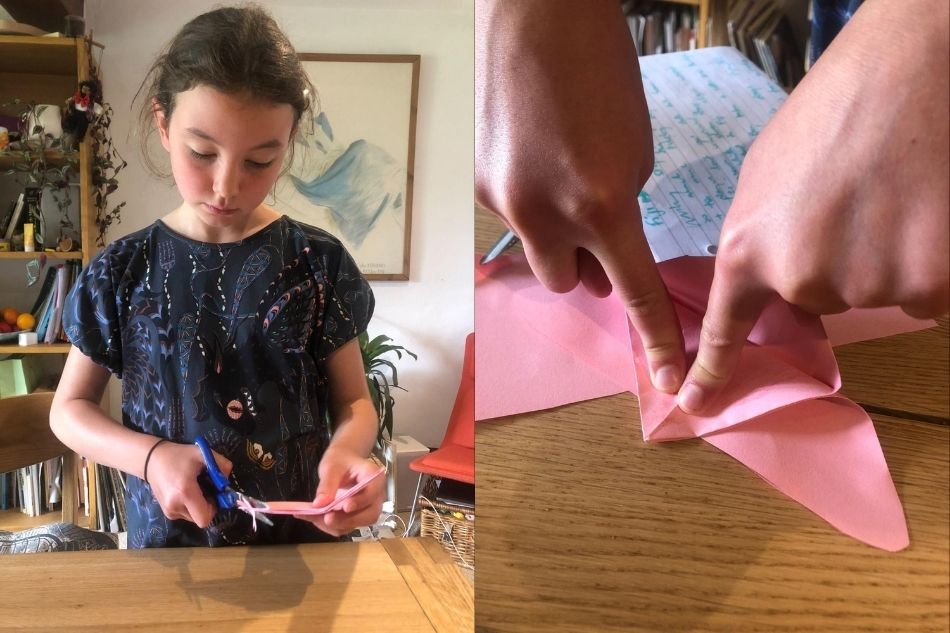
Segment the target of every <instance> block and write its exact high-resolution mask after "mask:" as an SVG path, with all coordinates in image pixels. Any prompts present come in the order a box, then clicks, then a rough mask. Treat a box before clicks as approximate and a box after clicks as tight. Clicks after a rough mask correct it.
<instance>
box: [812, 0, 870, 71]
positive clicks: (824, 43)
mask: <svg viewBox="0 0 950 633" xmlns="http://www.w3.org/2000/svg"><path fill="white" fill-rule="evenodd" d="M862 2H863V0H812V5H811V50H810V51H809V56H810V57H811V59H810V65H812V64H814V63H815V61H816V60H817V59H818V57H819V56H820V55H821V54H822V53H823V52H824V51H825V49H826V48H828V45H829V44H831V40H833V39H834V38H835V36H836V35H838V33H839V32H840V31H841V29H842V28H843V27H844V25H845V23H846V22H847V21H848V20H850V19H851V16H852V15H854V12H855V11H857V10H858V8H859V7H860V6H861V3H862Z"/></svg>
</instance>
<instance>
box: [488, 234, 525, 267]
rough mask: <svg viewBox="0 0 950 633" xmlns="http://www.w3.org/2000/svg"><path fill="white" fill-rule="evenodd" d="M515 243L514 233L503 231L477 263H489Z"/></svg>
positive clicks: (516, 238) (516, 240) (516, 239)
mask: <svg viewBox="0 0 950 633" xmlns="http://www.w3.org/2000/svg"><path fill="white" fill-rule="evenodd" d="M517 243H518V236H517V235H515V233H514V231H511V230H508V231H505V232H504V233H503V234H502V236H501V237H499V238H498V241H497V242H495V245H494V246H492V247H491V249H489V251H488V252H487V253H485V254H484V255H483V256H482V258H481V259H480V260H479V263H481V264H487V263H489V262H490V261H492V260H493V259H495V258H496V257H498V256H499V255H501V254H502V253H504V252H505V251H506V250H508V249H509V248H511V247H512V246H514V245H515V244H517Z"/></svg>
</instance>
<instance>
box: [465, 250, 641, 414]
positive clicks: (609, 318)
mask: <svg viewBox="0 0 950 633" xmlns="http://www.w3.org/2000/svg"><path fill="white" fill-rule="evenodd" d="M612 302H613V300H612V299H610V300H608V299H596V298H595V297H593V296H592V295H591V294H590V293H588V292H586V291H584V290H583V289H577V290H575V291H573V292H571V293H568V294H567V295H555V294H552V293H550V292H548V291H547V290H545V289H544V288H543V287H542V286H540V285H539V284H538V282H537V280H535V278H534V276H533V275H532V274H531V271H530V270H528V269H527V264H526V263H525V261H524V259H523V258H520V257H519V258H510V257H501V258H499V259H497V260H495V261H494V262H492V263H491V264H489V265H488V266H478V265H476V267H475V331H476V332H478V336H476V337H475V346H476V353H475V375H476V376H477V379H476V381H475V394H476V395H475V419H476V420H486V419H490V418H496V417H501V416H506V415H515V414H517V413H525V412H528V411H539V410H542V409H549V408H551V407H556V406H560V405H562V404H569V403H571V402H580V401H583V400H590V399H592V398H601V397H603V396H610V395H614V394H618V393H622V392H624V391H633V390H634V389H636V377H635V375H634V368H633V356H632V355H631V354H630V353H629V334H628V333H627V318H626V316H625V315H624V314H623V311H622V310H621V311H620V312H619V313H618V312H617V311H616V310H613V309H612V307H613V306H612ZM588 343H589V345H588Z"/></svg>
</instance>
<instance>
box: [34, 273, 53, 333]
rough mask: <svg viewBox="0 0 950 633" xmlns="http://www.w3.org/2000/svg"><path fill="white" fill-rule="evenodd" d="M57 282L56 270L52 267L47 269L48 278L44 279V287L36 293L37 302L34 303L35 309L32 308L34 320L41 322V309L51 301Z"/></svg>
mask: <svg viewBox="0 0 950 633" xmlns="http://www.w3.org/2000/svg"><path fill="white" fill-rule="evenodd" d="M55 280H56V268H55V267H52V266H51V267H50V268H47V269H46V277H45V278H44V279H43V285H42V286H40V290H39V292H38V293H36V300H35V301H34V302H33V307H32V308H30V314H32V315H33V318H35V319H37V320H39V318H40V317H39V312H40V307H41V306H42V305H43V304H45V303H46V302H47V301H49V295H50V293H51V292H52V291H53V284H54V282H55Z"/></svg>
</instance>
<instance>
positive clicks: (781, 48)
mask: <svg viewBox="0 0 950 633" xmlns="http://www.w3.org/2000/svg"><path fill="white" fill-rule="evenodd" d="M726 32H727V34H728V36H729V44H730V45H731V46H733V47H734V48H737V49H739V50H740V51H741V52H742V54H743V55H745V56H746V57H748V58H749V59H751V60H752V61H753V62H754V63H755V64H756V65H757V66H758V67H759V68H761V69H762V70H764V71H765V72H766V74H767V75H768V76H769V78H770V79H771V80H772V81H774V82H775V83H777V84H779V85H780V86H782V87H783V88H785V90H786V91H790V90H791V89H792V88H794V87H795V86H796V85H798V82H799V81H801V79H802V76H803V75H804V74H805V62H804V59H803V57H802V53H801V50H800V48H799V46H798V44H797V42H796V39H795V34H794V33H793V32H792V28H791V24H790V22H789V20H788V17H786V15H785V11H784V10H783V7H782V3H781V2H777V1H776V0H730V2H729V7H728V18H727V21H726Z"/></svg>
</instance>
